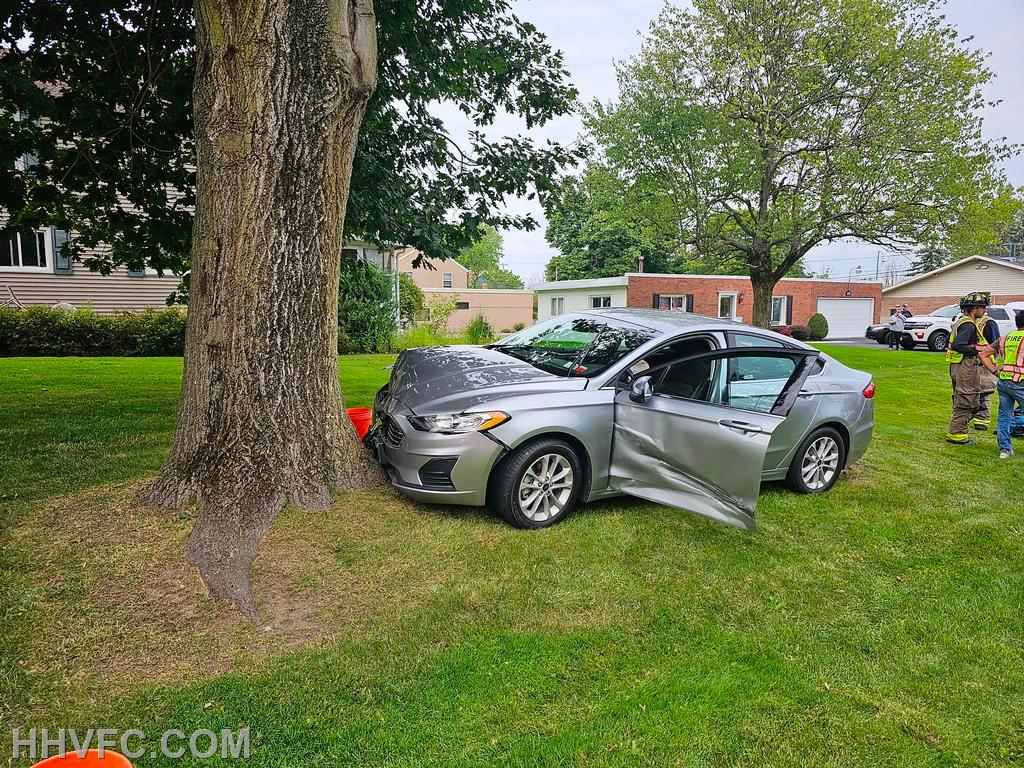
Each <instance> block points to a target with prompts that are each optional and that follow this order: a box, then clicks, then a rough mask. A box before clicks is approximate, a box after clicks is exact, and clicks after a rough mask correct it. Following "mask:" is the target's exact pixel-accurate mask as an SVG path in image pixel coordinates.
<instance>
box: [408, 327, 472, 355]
mask: <svg viewBox="0 0 1024 768" xmlns="http://www.w3.org/2000/svg"><path fill="white" fill-rule="evenodd" d="M461 341H462V339H460V338H457V337H451V336H444V335H441V334H439V333H438V332H437V329H435V328H434V326H433V325H431V324H430V323H420V324H418V325H412V326H409V328H407V329H406V330H404V331H402V332H401V333H400V334H398V335H397V336H396V337H395V342H394V346H395V349H396V350H398V351H402V350H406V349H412V348H414V347H436V346H439V345H441V344H459V343H461Z"/></svg>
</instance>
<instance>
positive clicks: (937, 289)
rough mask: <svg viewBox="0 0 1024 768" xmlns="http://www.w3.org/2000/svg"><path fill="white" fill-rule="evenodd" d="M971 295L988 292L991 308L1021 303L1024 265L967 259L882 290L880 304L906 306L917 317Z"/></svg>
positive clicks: (1023, 285)
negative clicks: (1015, 302)
mask: <svg viewBox="0 0 1024 768" xmlns="http://www.w3.org/2000/svg"><path fill="white" fill-rule="evenodd" d="M972 291H988V292H989V293H991V294H992V302H993V303H994V304H1007V303H1009V302H1011V301H1024V265H1021V264H1018V263H1016V262H1013V261H1007V260H1005V259H991V258H988V257H987V256H971V257H970V258H967V259H963V260H961V261H957V262H954V263H953V264H947V265H946V266H944V267H940V268H939V269H936V270H933V271H931V272H926V273H925V274H923V275H918V276H917V277H913V278H911V279H910V280H906V281H904V282H902V283H898V284H897V285H893V286H890V287H889V288H885V289H883V290H882V301H883V303H884V304H885V305H886V306H887V307H893V306H897V305H899V304H909V305H910V309H911V311H912V312H913V313H914V314H916V315H921V314H927V313H928V312H930V311H932V310H934V309H938V308H939V307H944V306H946V305H947V304H955V303H956V302H958V301H959V300H960V297H961V296H963V295H964V294H965V293H970V292H972ZM888 314H889V313H888V312H883V315H884V316H887V315H888Z"/></svg>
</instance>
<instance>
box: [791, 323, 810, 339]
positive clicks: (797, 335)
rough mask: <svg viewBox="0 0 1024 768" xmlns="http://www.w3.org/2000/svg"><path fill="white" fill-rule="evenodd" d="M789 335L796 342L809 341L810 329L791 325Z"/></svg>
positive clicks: (804, 326)
mask: <svg viewBox="0 0 1024 768" xmlns="http://www.w3.org/2000/svg"><path fill="white" fill-rule="evenodd" d="M789 335H790V336H792V337H793V338H794V339H796V340H797V341H810V340H811V329H810V328H808V327H807V326H806V325H791V326H789Z"/></svg>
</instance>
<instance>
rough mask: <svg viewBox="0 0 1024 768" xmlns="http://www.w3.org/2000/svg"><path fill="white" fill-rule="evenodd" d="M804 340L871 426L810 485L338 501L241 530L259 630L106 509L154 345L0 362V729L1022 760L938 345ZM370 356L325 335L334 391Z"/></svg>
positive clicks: (355, 377)
mask: <svg viewBox="0 0 1024 768" xmlns="http://www.w3.org/2000/svg"><path fill="white" fill-rule="evenodd" d="M828 351H829V352H830V353H832V354H834V355H835V356H836V357H838V358H840V359H842V360H843V361H845V362H847V363H849V364H852V365H854V366H857V367H861V368H864V369H866V370H870V371H872V372H873V373H874V374H875V377H876V382H877V385H878V394H877V396H876V404H877V412H876V416H877V420H878V426H877V431H876V437H875V440H874V443H873V445H872V447H871V449H870V450H869V452H868V454H867V456H866V457H865V459H864V460H863V461H862V462H861V464H860V465H858V466H857V467H855V468H854V469H853V471H852V472H851V473H850V475H849V477H847V478H846V479H844V480H843V481H842V482H841V483H840V484H839V485H838V486H837V487H836V488H835V489H834V490H833V492H832V493H830V494H828V495H826V496H820V497H802V496H796V495H794V494H791V493H789V492H787V491H784V490H781V489H779V488H775V487H771V488H766V489H765V490H764V493H763V495H762V499H761V502H760V505H759V508H758V523H759V529H758V531H757V532H756V533H754V534H749V533H744V532H742V531H739V530H736V529H733V528H728V527H725V526H722V525H718V524H714V523H711V522H707V521H704V520H701V519H698V518H695V517H693V516H691V515H688V514H686V513H684V512H680V511H677V510H673V509H668V508H664V507H658V506H656V505H652V504H647V503H638V502H632V501H629V500H615V501H610V502H603V503H598V504H592V505H588V506H587V507H585V508H584V509H583V510H582V511H580V512H579V513H577V514H576V515H574V516H573V517H572V518H570V519H569V520H568V521H566V523H564V524H563V525H560V526H557V527H555V528H553V529H550V530H546V531H540V532H531V533H524V532H520V531H514V530H511V529H509V528H506V527H505V526H503V525H502V524H501V523H500V522H498V521H497V520H496V519H495V518H494V517H492V516H490V515H488V514H486V513H481V512H478V511H472V510H464V509H455V508H433V507H426V506H417V505H413V504H410V503H408V502H405V501H403V500H401V499H400V498H398V497H396V496H394V495H393V494H392V493H390V492H378V493H362V494H347V495H342V496H340V497H339V499H338V503H337V504H336V505H335V507H334V508H332V509H331V510H330V511H329V512H328V513H326V514H319V515H309V514H304V513H301V512H299V511H297V510H294V509H288V510H286V511H285V512H284V513H283V514H282V516H281V518H280V519H279V520H278V522H277V523H276V524H275V527H274V530H273V531H272V532H271V534H270V536H268V538H267V541H266V542H265V544H264V547H263V549H262V554H261V557H260V559H259V560H258V561H257V567H256V584H257V598H258V600H259V601H260V603H261V607H262V609H263V610H264V613H265V614H266V616H267V617H268V626H269V629H267V628H265V627H252V626H249V625H247V624H245V622H243V621H240V620H238V618H237V616H236V615H234V614H233V613H232V612H231V611H229V610H225V609H224V608H223V607H221V606H217V605H213V604H211V603H210V602H209V601H208V600H205V599H204V598H203V596H202V594H201V590H200V589H199V587H198V585H197V582H196V580H195V578H194V575H192V574H191V572H190V571H189V570H188V569H187V568H186V567H184V566H183V565H182V564H181V562H180V561H181V557H180V552H181V546H182V542H183V540H184V536H185V535H186V534H187V531H188V528H189V526H190V524H191V512H187V513H184V514H167V513H158V512H155V511H153V510H146V509H139V508H138V507H137V505H136V504H135V502H134V497H135V494H136V493H137V491H138V489H139V488H140V487H141V483H142V482H143V478H144V476H145V475H148V474H151V473H152V472H153V471H155V470H156V468H157V467H158V466H159V463H160V459H161V456H162V454H163V452H164V451H166V448H167V444H168V440H169V437H170V430H171V427H172V424H173V411H174V402H175V399H176V395H177V386H178V376H179V375H180V363H179V362H178V361H173V360H24V359H20V360H0V381H3V382H5V387H4V389H5V396H4V401H3V403H4V406H3V409H2V410H0V494H3V495H4V499H3V503H4V505H5V508H6V525H5V528H4V530H3V531H0V622H2V624H0V626H2V627H3V630H4V633H3V634H2V635H0V653H2V659H0V663H2V666H0V718H2V719H3V720H4V721H5V722H4V730H5V731H9V728H10V727H13V726H25V725H30V724H31V725H40V726H48V727H50V728H56V727H60V726H72V725H75V726H78V727H80V728H84V727H87V726H90V725H92V726H107V727H114V728H121V729H126V728H140V729H142V730H144V731H146V732H147V733H149V734H159V733H160V732H162V731H165V730H166V729H168V728H180V729H181V730H183V731H186V732H188V731H191V730H194V729H196V728H208V729H210V730H214V731H219V730H220V729H221V728H239V727H242V726H248V727H250V729H251V732H252V747H253V753H252V758H251V760H250V761H249V762H250V763H251V764H253V765H258V766H264V765H265V766H300V765H301V766H306V765H327V766H341V765H346V766H347V765H351V766H453V767H454V766H460V767H461V766H471V765H501V766H506V765H516V766H548V765H581V766H584V765H586V766H590V765H608V766H619V765H638V766H639V765H644V766H647V765H664V766H675V765H680V766H708V767H709V768H710V767H711V766H716V767H717V766H724V765H743V766H852V765H857V766H911V765H927V766H959V765H1012V764H1022V763H1024V663H1022V662H1024V618H1022V609H1024V551H1022V547H1021V534H1022V521H1021V505H1020V503H1016V504H1014V503H1007V502H1006V500H1007V499H1015V498H1016V499H1021V498H1024V493H1022V477H1024V469H1022V466H1021V464H1020V461H1021V460H1020V459H1018V460H1017V461H1016V462H1015V463H1013V464H1011V465H1006V464H1002V465H1000V464H998V463H997V461H996V459H995V455H996V448H995V442H994V436H992V435H980V436H979V440H980V442H981V444H980V445H979V446H977V447H974V448H967V449H964V448H956V447H953V446H948V445H946V444H945V443H944V442H943V441H942V437H943V434H944V433H945V429H946V420H947V418H948V403H949V394H948V390H947V388H948V384H947V377H946V373H945V369H944V365H943V363H942V360H941V356H938V355H932V354H929V353H925V352H887V351H886V350H882V349H879V350H873V349H849V348H843V347H834V348H830V349H829V350H828ZM386 363H387V359H386V358H380V357H377V358H345V359H343V360H342V381H343V386H344V389H345V391H346V399H347V403H348V404H349V405H360V404H367V403H368V402H369V398H370V396H371V395H372V392H373V390H374V389H375V388H376V387H377V386H378V384H379V382H381V381H383V379H384V378H385V377H386V371H382V370H380V368H381V367H382V366H383V365H385V364H386ZM965 482H966V483H967V484H969V485H968V487H965ZM0 743H3V744H4V746H3V747H2V748H0V749H3V750H5V751H7V750H9V743H8V742H7V740H6V737H5V738H4V740H3V742H0ZM160 762H161V760H159V759H158V760H155V761H150V760H146V761H144V762H142V763H141V764H156V763H160ZM162 762H165V763H167V764H171V763H172V762H174V763H177V764H178V765H189V764H192V763H194V762H198V761H196V760H191V759H187V758H186V759H184V760H180V761H170V760H163V761H162ZM214 762H217V761H216V760H215V761H214Z"/></svg>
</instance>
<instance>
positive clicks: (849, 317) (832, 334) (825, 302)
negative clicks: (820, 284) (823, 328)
mask: <svg viewBox="0 0 1024 768" xmlns="http://www.w3.org/2000/svg"><path fill="white" fill-rule="evenodd" d="M818 312H820V313H821V314H823V315H824V316H825V319H826V320H828V337H827V338H829V339H852V338H858V337H860V336H863V335H864V329H865V328H867V327H868V326H869V325H871V324H872V323H873V322H874V318H875V300H874V299H818Z"/></svg>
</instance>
